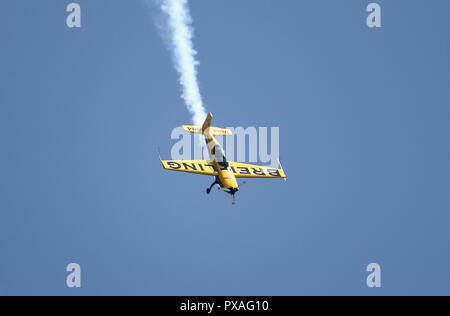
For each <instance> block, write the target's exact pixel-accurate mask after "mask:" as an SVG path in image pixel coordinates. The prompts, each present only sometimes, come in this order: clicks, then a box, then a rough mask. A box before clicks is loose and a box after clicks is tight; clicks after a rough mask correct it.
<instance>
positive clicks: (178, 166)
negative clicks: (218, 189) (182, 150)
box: [161, 160, 218, 176]
mask: <svg viewBox="0 0 450 316" xmlns="http://www.w3.org/2000/svg"><path fill="white" fill-rule="evenodd" d="M161 163H162V165H163V167H164V169H167V170H173V171H182V172H190V173H197V174H203V175H207V176H217V175H218V173H217V171H216V170H215V167H214V166H213V165H212V164H210V163H209V161H207V160H161Z"/></svg>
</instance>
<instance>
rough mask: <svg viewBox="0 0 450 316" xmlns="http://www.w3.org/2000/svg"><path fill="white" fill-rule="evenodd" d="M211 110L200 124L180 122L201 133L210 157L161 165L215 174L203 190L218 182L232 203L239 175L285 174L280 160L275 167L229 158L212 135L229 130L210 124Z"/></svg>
mask: <svg viewBox="0 0 450 316" xmlns="http://www.w3.org/2000/svg"><path fill="white" fill-rule="evenodd" d="M212 117H213V116H212V114H211V113H209V114H208V116H207V118H206V120H205V122H204V123H203V126H201V127H200V126H192V125H183V129H184V130H185V131H187V132H190V133H196V134H202V135H203V136H204V137H205V141H206V144H207V146H208V152H209V156H210V160H209V161H208V160H162V159H161V157H160V160H161V163H162V165H163V167H164V169H167V170H173V171H182V172H189V173H196V174H202V175H208V176H213V177H215V180H214V182H213V183H212V184H211V186H210V187H209V188H207V189H206V193H207V194H209V193H211V189H212V188H213V187H214V186H215V185H218V186H219V189H221V190H223V191H224V192H226V193H228V194H230V195H231V198H232V202H233V204H235V196H234V195H235V194H236V192H238V191H239V184H238V182H237V180H236V179H238V178H282V179H285V178H286V174H285V173H284V171H283V168H282V167H281V164H280V163H279V167H278V168H272V167H265V166H258V165H251V164H246V163H240V162H233V161H228V160H227V159H226V157H225V153H224V151H223V149H222V146H221V145H220V143H219V142H218V141H217V140H216V138H215V137H214V136H230V135H232V131H231V130H229V129H225V128H218V127H211V121H212Z"/></svg>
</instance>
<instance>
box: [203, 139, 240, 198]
mask: <svg viewBox="0 0 450 316" xmlns="http://www.w3.org/2000/svg"><path fill="white" fill-rule="evenodd" d="M205 140H206V145H207V146H208V152H209V156H210V158H211V162H212V164H213V165H214V167H215V169H216V170H217V173H218V179H219V183H218V184H219V185H220V186H221V187H222V188H223V189H227V190H229V191H230V192H237V191H238V190H239V185H238V183H237V180H236V177H235V175H234V172H233V170H231V168H230V166H229V164H228V162H227V160H226V158H225V154H224V152H223V149H222V146H221V145H220V143H219V142H218V141H217V139H216V138H215V137H214V136H213V135H211V134H210V133H209V132H206V133H205Z"/></svg>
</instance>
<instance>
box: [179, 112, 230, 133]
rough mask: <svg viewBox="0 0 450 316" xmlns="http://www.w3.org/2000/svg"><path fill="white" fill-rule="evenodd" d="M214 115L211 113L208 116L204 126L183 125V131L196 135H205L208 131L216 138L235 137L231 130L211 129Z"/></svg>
mask: <svg viewBox="0 0 450 316" xmlns="http://www.w3.org/2000/svg"><path fill="white" fill-rule="evenodd" d="M212 118H213V115H212V114H211V113H209V114H208V117H207V118H206V120H205V123H203V126H202V127H200V126H194V125H183V129H184V130H185V131H187V132H189V133H195V134H205V132H206V131H209V133H210V134H211V135H214V136H230V135H233V132H232V131H231V130H230V129H226V128H219V127H211V121H212Z"/></svg>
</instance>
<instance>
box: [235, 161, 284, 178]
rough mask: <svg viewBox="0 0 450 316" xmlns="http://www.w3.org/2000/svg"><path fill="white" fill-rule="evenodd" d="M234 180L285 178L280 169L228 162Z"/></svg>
mask: <svg viewBox="0 0 450 316" xmlns="http://www.w3.org/2000/svg"><path fill="white" fill-rule="evenodd" d="M229 164H230V168H231V170H232V171H233V173H234V175H235V177H236V178H286V174H285V173H284V170H283V169H282V168H272V167H264V166H257V165H250V164H246V163H240V162H231V161H230V162H229Z"/></svg>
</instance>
